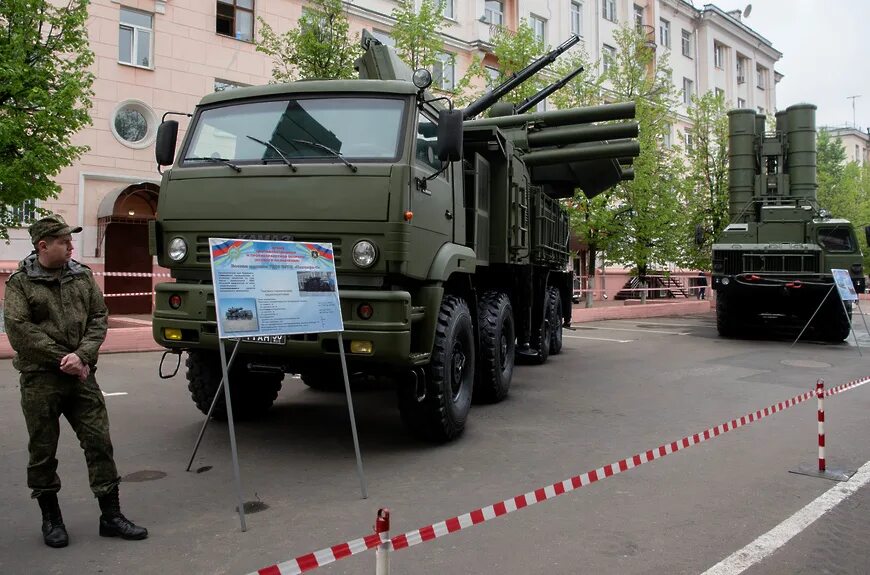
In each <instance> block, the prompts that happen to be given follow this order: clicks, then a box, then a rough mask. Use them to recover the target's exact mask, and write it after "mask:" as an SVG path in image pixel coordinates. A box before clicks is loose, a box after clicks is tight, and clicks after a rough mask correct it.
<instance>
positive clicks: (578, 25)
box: [571, 2, 583, 36]
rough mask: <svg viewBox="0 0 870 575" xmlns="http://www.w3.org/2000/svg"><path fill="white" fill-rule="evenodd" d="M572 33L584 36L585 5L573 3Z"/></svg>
mask: <svg viewBox="0 0 870 575" xmlns="http://www.w3.org/2000/svg"><path fill="white" fill-rule="evenodd" d="M571 33H572V34H576V35H577V36H582V35H583V3H582V2H571Z"/></svg>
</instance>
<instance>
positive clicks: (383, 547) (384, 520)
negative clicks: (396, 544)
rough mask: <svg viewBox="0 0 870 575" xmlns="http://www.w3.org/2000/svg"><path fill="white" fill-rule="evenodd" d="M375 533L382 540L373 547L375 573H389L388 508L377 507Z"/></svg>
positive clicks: (384, 574)
mask: <svg viewBox="0 0 870 575" xmlns="http://www.w3.org/2000/svg"><path fill="white" fill-rule="evenodd" d="M375 534H376V535H380V536H381V541H384V542H383V543H381V544H380V545H378V547H377V549H375V575H390V543H389V539H390V510H389V509H387V508H386V507H384V508H381V509H378V516H377V518H376V519H375Z"/></svg>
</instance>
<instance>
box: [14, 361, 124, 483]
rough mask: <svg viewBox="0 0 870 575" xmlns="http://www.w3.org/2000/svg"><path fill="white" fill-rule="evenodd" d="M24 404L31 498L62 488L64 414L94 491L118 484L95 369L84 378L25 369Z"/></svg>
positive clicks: (23, 379) (106, 415) (103, 402)
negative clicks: (59, 469) (59, 458)
mask: <svg viewBox="0 0 870 575" xmlns="http://www.w3.org/2000/svg"><path fill="white" fill-rule="evenodd" d="M21 408H22V410H23V411H24V421H25V423H26V424H27V433H28V434H29V435H30V443H29V444H28V449H29V451H30V463H29V464H28V465H27V486H28V487H29V488H30V489H32V490H33V492H32V497H38V496H39V495H40V494H42V493H46V492H57V491H59V490H60V477H58V475H57V458H56V454H57V441H58V438H59V437H60V416H61V415H63V416H64V417H66V420H67V421H68V422H69V424H70V426H71V427H72V428H73V431H75V434H76V436H77V437H78V440H79V443H80V444H81V446H82V449H83V450H84V452H85V460H86V461H87V464H88V478H89V479H90V483H91V491H93V492H94V495H95V496H96V497H99V496H101V495H104V494H106V493H108V492H110V491H111V490H112V489H113V488H114V487H115V486H116V485H118V483H120V481H121V479H120V478H119V477H118V470H117V469H116V468H115V459H114V456H113V451H112V440H111V438H110V437H109V415H108V413H107V412H106V402H105V400H104V399H103V394H102V392H101V391H100V388H99V386H98V385H97V380H96V379H95V378H94V374H93V373H92V374H91V375H90V376H88V379H87V380H85V381H84V382H82V381H79V379H78V378H77V377H75V376H70V375H66V374H63V373H47V372H29V373H22V374H21Z"/></svg>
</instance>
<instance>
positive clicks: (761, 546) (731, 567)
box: [701, 461, 870, 575]
mask: <svg viewBox="0 0 870 575" xmlns="http://www.w3.org/2000/svg"><path fill="white" fill-rule="evenodd" d="M867 483H870V461H868V462H867V463H865V464H864V465H862V466H861V469H859V470H858V472H857V473H856V474H855V475H853V476H852V478H851V479H849V481H845V482H843V483H838V484H836V485H835V486H834V487H832V488H830V489H828V490H827V491H826V492H824V493H822V494H821V495H820V496H819V497H817V498H816V499H815V500H813V501H812V502H811V503H810V504H809V505H807V506H806V507H804V508H803V509H801V510H800V511H798V512H797V513H795V514H794V515H792V516H791V517H789V518H788V519H786V520H785V521H783V522H782V523H780V524H779V525H777V526H776V527H774V528H773V529H771V530H770V531H768V532H767V533H765V534H764V535H762V536H761V537H759V538H758V539H756V540H755V541H753V542H752V543H750V544H749V545H747V546H746V547H744V548H743V549H741V550H739V551H735V552H734V553H732V554H731V555H730V556H728V557H726V558H725V559H723V560H722V561H720V562H719V563H717V564H716V565H714V566H712V567H711V568H709V569H707V570H706V571H704V573H702V574H701V575H737V574H738V573H743V572H744V571H745V570H747V569H749V568H750V567H752V566H753V565H755V564H756V563H758V562H759V561H761V560H762V559H764V558H765V557H767V556H769V555H771V554H772V553H773V552H774V551H776V550H777V549H779V548H780V547H782V546H783V545H785V544H786V543H788V541H789V540H790V539H791V538H792V537H794V536H795V535H797V534H798V533H800V532H801V531H803V530H804V529H806V528H807V527H809V526H810V525H811V524H812V523H813V522H814V521H815V520H816V519H818V518H819V517H821V516H822V515H824V514H825V513H827V512H828V511H830V510H831V509H833V508H834V507H836V506H837V505H838V504H840V503H842V502H843V501H844V500H845V499H846V498H847V497H849V496H850V495H852V494H853V493H855V492H856V491H858V490H859V489H861V488H862V487H864V486H865V485H867Z"/></svg>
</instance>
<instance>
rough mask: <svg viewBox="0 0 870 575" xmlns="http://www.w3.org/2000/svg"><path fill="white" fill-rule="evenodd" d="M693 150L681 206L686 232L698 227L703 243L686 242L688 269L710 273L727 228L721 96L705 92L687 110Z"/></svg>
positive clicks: (725, 125)
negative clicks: (716, 247) (714, 253)
mask: <svg viewBox="0 0 870 575" xmlns="http://www.w3.org/2000/svg"><path fill="white" fill-rule="evenodd" d="M689 121H690V122H691V124H692V128H691V136H692V141H693V146H692V148H691V149H687V150H686V159H687V163H688V172H687V176H686V181H685V183H686V186H685V190H686V193H687V196H686V198H684V203H685V205H686V207H687V213H688V215H689V218H690V220H689V224H690V225H689V231H693V230H695V229H696V227H697V226H700V227H701V229H702V230H703V232H704V235H703V238H704V242H703V244H702V245H700V246H698V245H696V244H695V243H694V242H693V241H687V242H686V245H687V246H690V247H688V248H687V249H686V254H685V255H686V257H685V261H684V262H682V263H684V264H685V265H687V266H689V267H694V268H700V269H710V263H711V262H710V257H711V254H712V245H713V242H714V241H715V239H716V238H717V237H719V233H720V232H721V231H722V230H723V229H724V228H725V226H727V225H728V223H729V222H728V200H729V196H728V114H727V112H726V110H725V99H724V97H723V96H722V95H716V94H714V93H713V92H707V93H706V94H704V95H703V96H701V97H700V98H695V97H693V98H692V102H691V105H690V106H689Z"/></svg>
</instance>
